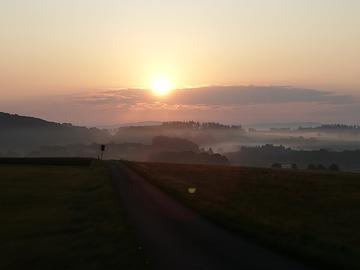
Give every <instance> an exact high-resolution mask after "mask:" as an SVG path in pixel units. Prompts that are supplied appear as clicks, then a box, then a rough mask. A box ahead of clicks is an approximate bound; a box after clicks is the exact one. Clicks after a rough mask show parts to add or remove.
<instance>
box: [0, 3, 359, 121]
mask: <svg viewBox="0 0 360 270" xmlns="http://www.w3.org/2000/svg"><path fill="white" fill-rule="evenodd" d="M359 48H360V1H358V0H221V1H220V0H197V1H193V0H191V1H190V0H182V1H180V0H142V1H141V0H122V1H118V0H62V1H57V0H0V59H1V60H0V111H7V112H11V113H18V114H26V115H33V116H37V117H42V118H45V119H49V120H54V121H59V122H73V123H76V124H82V125H99V124H116V123H124V122H134V121H135V122H137V121H150V120H159V121H164V120H199V121H209V120H216V121H220V122H226V123H256V122H283V121H286V122H289V121H290V122H291V121H312V120H316V121H320V122H343V123H354V124H360V120H359V118H358V115H359V113H360V101H359V96H360V76H359V70H360V49H359ZM159 76H161V77H166V78H167V79H168V80H170V81H171V83H172V85H173V87H174V88H175V90H173V91H172V93H170V94H169V95H168V96H166V97H159V96H156V95H153V94H152V91H151V88H152V84H153V81H154V80H155V78H157V77H159ZM229 101H231V102H229Z"/></svg>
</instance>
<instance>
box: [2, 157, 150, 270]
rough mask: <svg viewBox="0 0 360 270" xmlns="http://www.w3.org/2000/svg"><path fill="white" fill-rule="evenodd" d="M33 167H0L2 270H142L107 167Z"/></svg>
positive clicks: (62, 165)
mask: <svg viewBox="0 0 360 270" xmlns="http://www.w3.org/2000/svg"><path fill="white" fill-rule="evenodd" d="M20 163H25V162H20ZM30 163H33V164H31V165H29V164H13V165H11V164H1V165H0V213H1V222H0V269H6V270H11V269H14V270H15V269H86V270H91V269H143V268H144V267H143V266H144V263H143V262H144V260H143V258H142V255H141V254H140V253H139V252H138V251H137V244H136V241H135V239H134V238H133V237H132V235H133V234H132V230H131V228H130V227H129V226H128V224H127V223H126V221H125V214H124V212H123V210H122V209H121V206H120V205H119V202H118V198H117V196H116V194H115V193H114V191H113V188H112V184H111V179H110V177H109V176H108V170H107V168H106V167H104V166H103V165H101V164H92V165H88V166H85V165H86V164H85V163H86V162H79V160H77V161H76V162H75V163H74V164H77V166H70V165H69V164H67V163H69V160H67V161H66V162H64V161H62V162H60V163H61V166H58V165H57V166H54V165H46V166H45V165H36V164H35V163H36V162H30ZM40 163H42V164H44V162H40ZM45 163H51V162H45ZM55 163H59V161H56V162H55ZM79 164H81V165H82V166H78V165H79Z"/></svg>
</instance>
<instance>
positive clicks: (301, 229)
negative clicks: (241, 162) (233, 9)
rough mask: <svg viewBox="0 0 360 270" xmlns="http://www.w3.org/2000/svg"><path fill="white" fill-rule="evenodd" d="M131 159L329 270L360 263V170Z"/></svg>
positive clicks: (172, 190) (193, 202)
mask: <svg viewBox="0 0 360 270" xmlns="http://www.w3.org/2000/svg"><path fill="white" fill-rule="evenodd" d="M128 164H129V166H131V167H132V168H134V169H135V170H136V171H138V172H139V173H140V174H142V175H143V176H145V177H146V178H147V179H148V180H149V181H150V182H151V183H153V184H154V185H156V186H158V187H160V188H162V189H164V190H165V191H166V192H168V193H169V194H171V195H172V196H174V197H176V198H177V199H179V200H180V201H182V202H184V203H185V204H186V205H188V206H189V207H192V208H194V209H196V210H197V211H199V212H200V213H201V214H203V215H204V216H207V217H209V218H210V219H212V220H213V221H215V222H217V223H219V224H222V225H224V226H226V227H227V228H229V229H232V230H235V231H238V232H241V233H242V234H243V235H244V236H246V237H249V238H250V239H253V240H256V241H258V242H259V243H262V244H265V245H267V246H269V247H273V248H276V249H279V250H281V251H282V252H287V253H288V254H290V255H292V256H297V257H298V258H301V259H303V260H307V261H308V262H310V263H314V264H318V265H321V266H323V267H324V268H325V269H330V268H334V269H360V231H359V229H360V174H351V173H328V172H307V171H290V170H289V171H287V170H270V169H258V168H239V167H221V166H198V165H196V166H193V165H176V164H160V163H158V164H156V163H128ZM189 188H190V190H189ZM195 189H196V192H195V193H193V192H194V191H195Z"/></svg>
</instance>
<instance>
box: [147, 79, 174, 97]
mask: <svg viewBox="0 0 360 270" xmlns="http://www.w3.org/2000/svg"><path fill="white" fill-rule="evenodd" d="M173 89H174V86H173V84H172V82H171V81H170V80H169V79H168V78H166V77H158V78H156V79H154V80H153V84H152V92H153V93H154V95H156V96H160V97H164V96H167V95H169V94H170V93H171V91H172V90H173Z"/></svg>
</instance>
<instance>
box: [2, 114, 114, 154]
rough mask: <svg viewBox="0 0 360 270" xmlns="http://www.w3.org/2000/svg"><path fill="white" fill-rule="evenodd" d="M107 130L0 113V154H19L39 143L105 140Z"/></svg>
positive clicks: (100, 141) (44, 144)
mask: <svg viewBox="0 0 360 270" xmlns="http://www.w3.org/2000/svg"><path fill="white" fill-rule="evenodd" d="M109 139H110V135H109V133H108V132H107V131H104V130H100V129H97V128H91V129H89V128H86V127H78V126H73V125H72V124H60V123H55V122H49V121H45V120H42V119H39V118H34V117H28V116H20V115H16V114H8V113H3V112H1V113H0V155H3V156H22V155H24V154H25V153H26V152H28V151H29V150H32V149H35V148H37V147H39V146H47V145H68V144H90V143H96V142H98V143H105V142H108V140H109Z"/></svg>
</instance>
